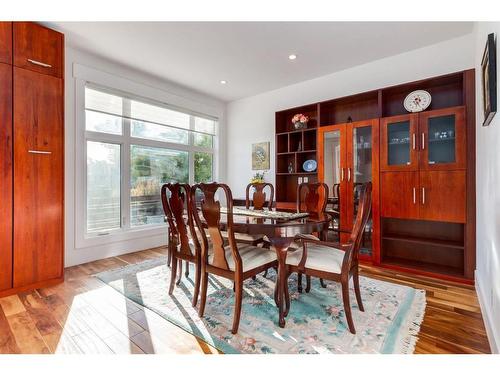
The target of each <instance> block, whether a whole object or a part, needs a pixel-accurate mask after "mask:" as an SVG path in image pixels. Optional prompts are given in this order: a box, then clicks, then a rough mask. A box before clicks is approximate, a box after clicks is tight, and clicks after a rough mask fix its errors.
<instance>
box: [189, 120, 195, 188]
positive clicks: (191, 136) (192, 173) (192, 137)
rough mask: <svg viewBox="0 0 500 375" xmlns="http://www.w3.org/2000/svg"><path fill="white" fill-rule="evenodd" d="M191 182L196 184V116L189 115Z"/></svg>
mask: <svg viewBox="0 0 500 375" xmlns="http://www.w3.org/2000/svg"><path fill="white" fill-rule="evenodd" d="M189 129H190V130H191V131H190V132H189V149H190V150H189V184H190V185H194V184H195V183H196V182H195V180H194V152H193V151H192V148H193V145H194V133H193V132H192V130H194V116H189Z"/></svg>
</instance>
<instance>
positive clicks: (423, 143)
mask: <svg viewBox="0 0 500 375" xmlns="http://www.w3.org/2000/svg"><path fill="white" fill-rule="evenodd" d="M422 150H425V133H422Z"/></svg>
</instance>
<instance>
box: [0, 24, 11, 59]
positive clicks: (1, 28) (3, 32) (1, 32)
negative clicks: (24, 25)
mask: <svg viewBox="0 0 500 375" xmlns="http://www.w3.org/2000/svg"><path fill="white" fill-rule="evenodd" d="M0 63H6V64H12V22H0Z"/></svg>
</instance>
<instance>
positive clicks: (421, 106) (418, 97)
mask: <svg viewBox="0 0 500 375" xmlns="http://www.w3.org/2000/svg"><path fill="white" fill-rule="evenodd" d="M431 99H432V98H431V94H429V93H428V92H427V91H425V90H416V91H412V92H410V93H409V94H408V95H407V96H406V98H405V101H404V103H403V104H404V106H405V109H406V110H407V111H408V112H421V111H423V110H425V109H427V108H428V107H429V106H430V105H431Z"/></svg>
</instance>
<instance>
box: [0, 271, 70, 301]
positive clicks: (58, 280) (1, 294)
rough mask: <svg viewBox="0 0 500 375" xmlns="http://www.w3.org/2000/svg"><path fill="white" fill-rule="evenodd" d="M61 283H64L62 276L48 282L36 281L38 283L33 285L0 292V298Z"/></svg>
mask: <svg viewBox="0 0 500 375" xmlns="http://www.w3.org/2000/svg"><path fill="white" fill-rule="evenodd" d="M62 282H64V276H62V277H58V278H55V279H50V280H44V281H38V282H36V283H33V284H29V285H24V286H19V287H16V288H12V289H6V290H2V291H0V298H3V297H7V296H11V295H13V294H18V293H21V292H26V291H29V290H34V289H40V288H48V287H49V286H53V285H57V284H60V283H62Z"/></svg>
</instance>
